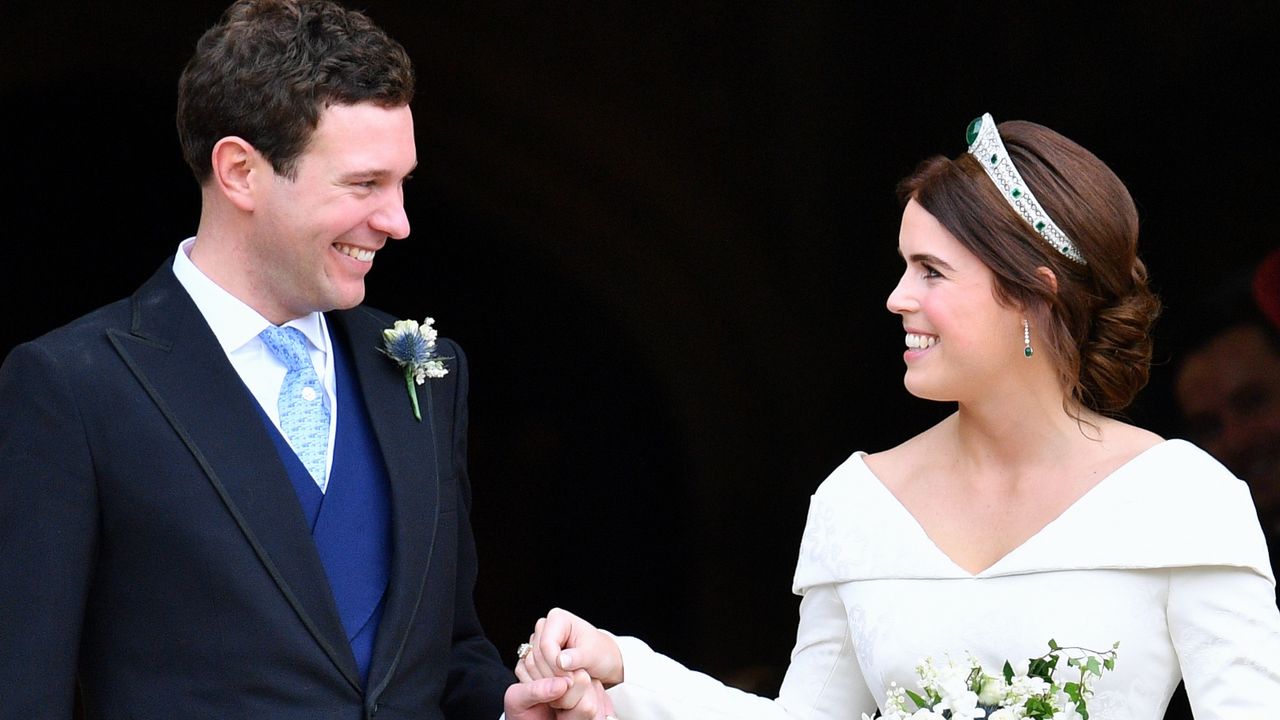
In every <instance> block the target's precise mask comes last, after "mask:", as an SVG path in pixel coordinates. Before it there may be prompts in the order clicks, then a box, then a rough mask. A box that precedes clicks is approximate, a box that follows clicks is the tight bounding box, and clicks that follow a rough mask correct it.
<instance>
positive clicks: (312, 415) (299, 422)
mask: <svg viewBox="0 0 1280 720" xmlns="http://www.w3.org/2000/svg"><path fill="white" fill-rule="evenodd" d="M258 336H259V337H261V338H262V342H263V344H264V345H266V346H267V349H268V350H270V351H271V354H272V355H275V356H276V358H277V359H279V360H280V362H282V363H284V366H285V367H286V368H288V372H287V373H285V376H284V382H282V383H280V399H279V401H278V402H279V404H278V405H277V408H278V409H279V410H280V427H281V429H283V430H284V434H285V436H286V437H288V438H289V444H290V445H292V446H293V451H294V452H296V453H297V454H298V459H299V460H301V461H302V464H303V465H304V466H305V467H306V468H307V472H309V473H311V478H312V479H313V480H315V481H316V485H319V486H320V492H324V490H325V486H326V485H328V483H329V480H328V478H327V477H326V475H325V468H326V466H327V465H328V462H327V460H328V454H329V408H328V406H327V398H326V397H325V393H324V386H323V385H321V384H320V378H319V376H317V375H316V369H315V367H314V366H313V365H312V364H311V356H310V355H309V354H308V353H307V338H306V336H305V335H303V334H302V331H301V330H298V329H297V328H292V327H284V328H278V327H268V328H267V329H266V330H263V331H262V332H261V333H259V335H258Z"/></svg>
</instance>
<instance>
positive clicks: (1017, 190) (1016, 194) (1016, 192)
mask: <svg viewBox="0 0 1280 720" xmlns="http://www.w3.org/2000/svg"><path fill="white" fill-rule="evenodd" d="M1009 194H1010V195H1012V196H1014V197H1016V198H1020V197H1022V189H1021V188H1014V189H1013V192H1010V193H1009Z"/></svg>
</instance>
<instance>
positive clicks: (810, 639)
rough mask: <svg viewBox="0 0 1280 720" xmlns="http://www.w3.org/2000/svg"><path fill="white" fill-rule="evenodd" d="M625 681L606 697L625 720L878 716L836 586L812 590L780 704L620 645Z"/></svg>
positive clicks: (633, 643)
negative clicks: (864, 680)
mask: <svg viewBox="0 0 1280 720" xmlns="http://www.w3.org/2000/svg"><path fill="white" fill-rule="evenodd" d="M617 640H618V647H619V648H620V649H621V650H622V658H623V660H622V662H623V668H624V674H625V677H626V680H625V681H624V682H623V683H621V684H619V685H617V686H615V687H614V688H613V689H611V690H610V691H609V695H610V697H611V698H612V699H613V703H614V708H615V710H616V713H617V716H618V717H619V718H620V720H708V719H710V720H715V719H723V720H743V719H744V718H750V719H751V720H775V719H776V720H782V719H784V718H785V719H787V720H857V719H858V718H860V717H861V714H862V713H864V712H865V713H868V714H870V713H872V712H873V711H874V710H875V707H876V704H875V699H874V698H873V697H872V695H871V693H870V692H869V691H868V690H867V687H866V683H865V682H863V679H862V672H861V669H860V668H859V666H858V661H857V659H856V658H855V656H854V653H853V646H852V642H851V640H850V637H849V621H848V616H847V615H846V614H845V609H844V604H843V603H842V602H841V600H840V596H839V595H838V594H837V592H836V589H835V586H834V585H818V586H814V587H811V588H809V589H808V591H807V592H806V593H805V595H804V599H803V600H801V603H800V625H799V629H798V631H797V633H796V646H795V649H794V650H793V651H792V653H791V665H790V666H789V667H788V668H787V675H786V678H785V679H784V680H783V682H782V690H781V696H780V697H779V698H778V699H777V700H769V699H767V698H763V697H760V696H758V695H752V694H750V693H747V692H743V691H741V690H738V689H736V688H732V687H729V686H727V685H724V684H723V683H721V682H720V681H718V680H716V679H715V678H712V677H710V676H708V675H704V674H702V673H699V672H695V671H693V670H690V669H688V668H686V667H684V666H683V665H681V664H680V663H678V662H676V661H674V660H672V659H670V658H668V657H666V656H664V655H661V654H659V653H657V652H655V651H654V650H652V649H650V648H649V646H648V645H646V644H644V643H643V642H641V641H640V640H638V639H636V638H626V637H620V638H618V639H617Z"/></svg>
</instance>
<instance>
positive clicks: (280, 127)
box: [177, 0, 413, 184]
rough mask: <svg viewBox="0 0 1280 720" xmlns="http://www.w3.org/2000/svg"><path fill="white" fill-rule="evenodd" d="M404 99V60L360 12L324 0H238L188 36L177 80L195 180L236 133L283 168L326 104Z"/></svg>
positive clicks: (388, 103) (409, 81) (409, 76)
mask: <svg viewBox="0 0 1280 720" xmlns="http://www.w3.org/2000/svg"><path fill="white" fill-rule="evenodd" d="M412 99H413V64H412V63H411V62H410V60H409V55H408V53H406V52H405V50H404V48H403V47H401V45H400V43H398V42H396V41H395V40H392V39H391V38H390V37H388V36H387V34H386V33H385V32H383V31H382V29H381V28H379V27H378V26H376V25H374V24H373V22H372V21H371V20H370V19H369V18H368V17H366V16H365V15H363V14H362V13H359V12H356V11H354V10H346V9H344V8H342V7H340V6H338V5H337V4H335V3H333V2H329V0H239V1H238V2H236V3H235V4H233V5H231V7H229V8H227V10H226V12H224V13H223V14H222V18H221V19H220V20H219V21H218V23H217V24H216V25H214V26H213V27H211V28H209V29H208V30H207V31H206V32H205V33H204V35H203V36H201V38H200V40H199V42H197V43H196V51H195V54H194V55H192V57H191V60H190V61H189V62H188V63H187V66H186V68H185V69H183V71H182V77H181V79H180V80H179V81H178V118H177V119H178V138H179V140H181V142H182V154H183V157H185V158H186V161H187V164H188V165H190V166H191V170H192V172H194V173H195V176H196V180H198V181H199V182H200V183H201V184H203V183H204V182H205V181H206V180H207V179H208V178H209V176H210V174H211V173H212V162H211V155H212V153H213V146H214V145H215V144H216V143H217V142H218V141H219V140H221V139H222V138H224V137H228V136H236V137H240V138H242V139H244V140H245V141H247V142H248V143H249V144H251V145H253V147H254V148H256V149H257V150H258V152H260V153H262V155H263V156H264V157H265V158H266V159H267V160H268V161H269V162H270V163H271V167H272V169H273V170H274V171H275V172H276V173H277V174H279V175H284V176H286V177H289V178H292V177H294V174H295V172H296V170H297V167H296V165H297V159H298V156H299V155H301V154H302V152H303V151H304V150H306V147H307V143H308V142H309V141H310V139H311V135H312V133H313V132H314V131H315V129H316V125H317V124H318V123H319V121H320V115H321V113H322V112H323V110H324V108H326V107H328V106H331V105H354V104H356V103H362V102H371V103H374V104H376V105H379V106H382V107H388V108H391V107H400V106H402V105H408V104H409V102H410V101H411V100H412Z"/></svg>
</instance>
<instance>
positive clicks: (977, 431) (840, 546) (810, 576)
mask: <svg viewBox="0 0 1280 720" xmlns="http://www.w3.org/2000/svg"><path fill="white" fill-rule="evenodd" d="M968 140H969V143H970V147H969V152H967V153H965V154H962V155H960V156H958V157H957V158H955V159H947V158H943V157H937V158H933V159H931V160H928V161H926V162H924V163H922V164H921V165H920V167H919V168H917V170H916V172H915V173H914V174H913V175H911V176H910V177H908V178H907V179H906V180H904V181H903V183H902V185H901V187H900V195H901V197H902V198H903V201H904V211H903V216H902V227H901V231H900V234H899V238H898V249H899V252H900V253H901V255H902V257H903V259H904V261H905V264H906V270H905V272H904V273H903V275H902V278H901V279H900V280H899V282H898V285H897V287H896V288H895V289H894V290H893V292H892V294H891V295H890V296H889V299H888V308H889V310H890V311H891V312H893V313H896V314H897V315H899V316H901V318H902V323H903V330H904V334H905V344H906V351H905V352H904V354H903V360H904V362H905V365H906V375H905V385H906V388H907V390H908V391H909V392H911V394H913V395H915V396H917V397H922V398H926V399H930V400H938V401H947V402H954V403H956V404H957V410H956V412H955V413H954V414H953V415H951V416H950V417H948V418H947V419H945V420H943V421H942V422H941V423H939V424H938V425H936V426H934V427H932V428H930V429H929V430H927V431H925V432H924V433H922V434H920V435H918V436H916V437H914V438H912V439H910V440H908V441H907V442H905V443H903V444H902V445H899V446H898V447H895V448H893V449H890V450H887V451H884V452H880V453H875V454H871V455H866V454H863V453H861V452H859V453H855V454H854V455H853V456H852V457H850V458H849V459H848V460H847V461H846V462H845V463H844V464H842V465H841V466H840V467H838V468H837V469H836V470H835V471H834V472H833V473H832V474H831V476H830V477H829V478H827V480H826V481H825V482H823V483H822V485H821V486H820V487H819V488H818V490H817V492H816V493H815V494H814V495H813V498H812V502H811V506H810V510H809V518H808V525H807V527H806V529H805V533H804V539H803V542H802V543H801V547H800V558H799V562H798V565H797V568H796V574H795V582H794V588H793V589H794V590H795V592H797V593H798V594H800V595H802V596H803V600H802V602H801V606H800V623H799V628H798V631H797V638H796V645H795V649H794V650H793V652H792V657H791V664H790V667H789V668H788V671H787V674H786V678H785V680H784V682H783V685H782V688H781V693H780V697H778V698H777V699H776V700H773V699H766V698H761V697H757V696H753V695H750V694H747V693H744V692H740V691H738V690H735V689H733V688H729V687H727V686H724V685H722V684H720V683H719V682H718V681H716V680H714V679H713V678H710V677H708V676H706V675H702V674H700V673H696V672H693V671H691V670H688V669H686V668H684V667H683V666H681V665H679V664H678V663H677V662H676V661H674V660H672V659H670V658H667V657H665V656H663V655H661V654H659V653H657V652H655V651H654V650H652V649H650V648H649V647H648V646H647V645H645V644H644V643H643V642H641V641H640V640H638V639H635V638H628V637H618V636H614V635H611V634H609V633H605V632H602V631H598V630H596V629H595V628H593V627H592V626H591V625H590V624H588V623H587V622H586V621H585V620H582V619H580V618H577V617H575V616H573V615H572V614H570V613H568V612H565V611H562V610H554V611H552V612H551V613H550V614H549V615H548V616H547V618H544V619H543V620H540V621H539V622H538V625H537V627H536V629H535V632H534V635H533V636H532V637H531V638H530V645H531V649H530V650H529V651H527V652H523V653H522V659H521V660H520V661H519V662H518V663H517V666H516V673H517V675H518V676H519V677H520V679H521V680H522V681H523V682H524V683H527V684H529V683H531V684H533V685H526V686H524V687H526V688H527V687H533V686H534V685H536V684H537V683H539V682H543V683H545V682H548V681H547V680H546V679H547V678H551V677H553V676H557V675H559V676H568V675H571V674H572V675H573V676H575V677H576V678H577V679H578V680H579V682H575V683H574V685H573V686H572V687H571V688H569V689H568V691H567V692H566V693H565V694H564V695H563V696H561V697H560V698H559V699H558V700H556V701H555V702H553V703H552V705H553V706H554V707H556V708H561V709H562V710H561V716H562V718H591V717H597V716H599V715H601V714H605V713H610V714H616V716H617V717H618V718H621V720H653V719H658V718H671V719H673V720H674V719H679V720H685V719H689V720H693V719H695V718H696V719H698V720H705V719H706V718H726V719H728V718H736V719H750V718H780V719H781V718H802V719H805V720H809V719H813V720H817V719H819V718H821V719H827V718H830V719H833V720H834V719H837V718H839V719H842V720H844V719H847V720H859V718H861V717H862V716H863V714H864V713H866V714H867V715H869V716H870V715H873V714H874V713H876V712H877V709H878V708H879V709H880V710H881V711H885V712H887V711H888V708H890V707H891V706H892V705H891V703H889V700H888V698H887V696H886V693H887V690H888V689H889V688H890V686H891V683H897V684H898V685H901V686H905V687H908V688H913V689H915V688H916V682H917V680H918V678H917V676H916V666H917V665H918V664H919V663H920V662H921V661H922V659H924V658H926V657H928V658H932V659H933V660H934V662H935V663H940V662H946V661H947V660H948V659H949V660H950V661H952V662H957V661H958V662H962V663H966V666H967V663H968V662H969V658H973V659H974V660H976V661H977V662H979V663H980V664H981V665H982V666H983V667H985V668H989V669H995V670H996V671H997V672H998V671H999V669H1000V668H1001V666H1002V664H1003V663H1004V661H1005V660H1013V661H1015V662H1016V661H1017V660H1018V659H1019V658H1021V659H1026V658H1030V657H1036V656H1039V655H1041V654H1043V653H1044V652H1045V651H1046V650H1047V647H1046V643H1047V642H1048V641H1049V640H1050V639H1051V638H1052V639H1056V640H1057V641H1058V642H1060V643H1062V644H1063V645H1078V646H1085V647H1090V648H1096V649H1099V650H1107V649H1110V648H1111V647H1112V644H1113V643H1115V642H1119V651H1118V652H1119V657H1118V660H1117V662H1116V664H1115V667H1114V669H1113V670H1109V671H1106V672H1104V673H1103V675H1102V676H1101V677H1099V678H1095V679H1094V681H1093V683H1092V685H1091V690H1092V691H1093V693H1094V694H1093V695H1092V696H1091V697H1089V698H1088V712H1089V717H1090V718H1091V719H1092V720H1159V718H1161V717H1162V715H1163V713H1164V710H1165V706H1166V705H1167V704H1168V702H1169V698H1170V695H1171V694H1172V692H1173V690H1174V688H1175V687H1176V686H1177V684H1178V681H1179V679H1184V680H1185V682H1186V686H1187V692H1188V697H1189V699H1190V701H1191V705H1192V708H1193V711H1194V713H1195V716H1196V718H1198V719H1200V720H1207V719H1211V718H1223V719H1224V720H1225V719H1228V718H1230V719H1231V720H1237V719H1242V718H1257V719H1259V720H1274V719H1275V718H1280V612H1277V609H1276V603H1275V580H1274V578H1273V577H1272V574H1271V569H1270V564H1269V561H1268V557H1267V551H1266V546H1265V542H1264V540H1263V537H1262V533H1261V530H1260V528H1259V525H1258V520H1257V516H1256V513H1255V510H1254V507H1253V504H1252V502H1251V500H1250V497H1249V492H1248V490H1247V488H1246V487H1245V485H1244V483H1242V482H1241V481H1239V480H1237V479H1236V478H1235V477H1233V476H1232V475H1231V474H1230V473H1229V472H1228V471H1227V470H1226V469H1225V468H1223V467H1222V466H1221V465H1220V464H1219V463H1217V462H1216V461H1215V460H1213V459H1212V458H1211V457H1209V456H1208V455H1207V454H1205V453H1204V452H1203V451H1201V450H1199V449H1198V448H1196V447H1195V446H1194V445H1191V444H1190V443H1187V442H1184V441H1180V440H1162V439H1161V438H1160V437H1158V436H1156V435H1154V434H1152V433H1150V432H1148V431H1146V430H1143V429H1141V428H1137V427H1134V426H1132V425H1128V424H1126V423H1124V422H1121V421H1119V420H1117V419H1114V418H1115V415H1116V414H1117V413H1118V412H1119V411H1121V410H1122V409H1123V408H1124V407H1125V406H1127V405H1128V404H1129V402H1130V401H1131V400H1132V399H1133V396H1134V395H1135V394H1136V393H1137V391H1138V390H1139V389H1140V388H1141V387H1142V386H1143V385H1144V384H1145V383H1146V379H1147V370H1148V364H1149V361H1150V356H1151V339H1150V328H1151V324H1152V322H1153V321H1154V319H1155V316H1156V314H1157V313H1158V310H1159V303H1158V301H1157V300H1156V298H1155V297H1154V296H1153V295H1152V293H1151V292H1150V290H1149V289H1148V287H1147V281H1146V270H1145V267H1144V266H1143V264H1142V261H1141V260H1140V259H1139V258H1138V256H1137V235H1138V220H1137V213H1136V211H1135V209H1134V205H1133V201H1132V199H1131V198H1130V197H1129V194H1128V192H1127V190H1126V189H1125V187H1124V185H1123V184H1122V183H1121V182H1120V180H1119V179H1118V178H1117V177H1116V176H1115V175H1114V174H1113V173H1112V172H1111V171H1110V169H1108V168H1107V167H1106V165H1104V164H1103V163H1102V162H1101V161H1099V160H1098V159H1097V158H1096V157H1094V156H1093V155H1092V154H1091V153H1089V152H1088V151H1087V150H1085V149H1084V148H1082V147H1080V146H1079V145H1077V144H1075V143H1073V142H1072V141H1070V140H1068V139H1066V138H1064V137H1062V136H1061V135H1059V134H1057V133H1055V132H1053V131H1052V130H1049V129H1047V128H1044V127H1042V126H1039V125H1035V124H1032V123H1026V122H1006V123H1003V124H1001V125H1000V126H999V127H998V130H997V126H996V125H995V123H994V121H993V120H992V119H991V117H990V116H989V115H987V116H983V117H982V118H979V119H978V120H975V121H974V123H973V124H972V125H971V126H970V131H969V138H968ZM587 675H589V676H590V677H591V678H593V679H594V680H595V681H596V684H595V688H597V690H596V691H595V692H593V691H591V687H592V683H590V682H582V681H581V680H583V679H584V678H586V677H587ZM563 685H564V683H561V685H558V686H556V692H558V691H559V690H560V688H561V687H563ZM521 687H522V686H513V688H512V691H509V692H508V701H509V702H508V715H510V716H512V717H516V716H519V717H521V718H533V717H550V716H551V714H552V712H553V710H552V707H549V706H541V707H537V708H533V709H529V708H525V707H520V706H519V704H518V703H517V704H515V705H513V704H512V698H513V697H520V696H521V695H520V693H521V690H520V688H521ZM602 687H607V688H609V690H608V691H607V693H605V692H603V691H602V690H600V688H602ZM538 713H541V715H539V714H538ZM1010 716H1011V717H1021V715H1016V714H1014V715H1010ZM931 717H932V716H931ZM936 717H942V716H941V715H938V716H936ZM1063 717H1072V716H1071V715H1070V714H1064V715H1063ZM1074 717H1079V716H1078V715H1076V716H1074Z"/></svg>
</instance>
